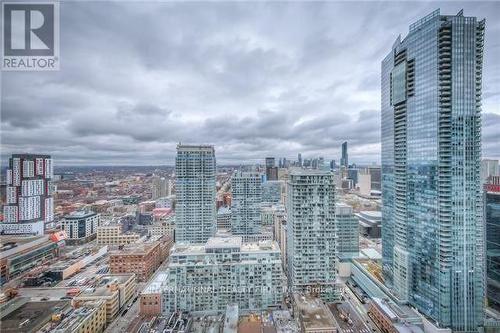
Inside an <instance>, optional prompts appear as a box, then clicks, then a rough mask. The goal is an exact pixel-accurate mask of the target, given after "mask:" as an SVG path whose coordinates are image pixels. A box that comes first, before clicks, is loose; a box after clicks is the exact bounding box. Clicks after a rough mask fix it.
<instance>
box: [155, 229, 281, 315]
mask: <svg viewBox="0 0 500 333" xmlns="http://www.w3.org/2000/svg"><path fill="white" fill-rule="evenodd" d="M164 275H165V277H164V280H163V281H162V283H163V284H164V285H165V288H164V290H163V292H162V294H163V301H162V302H161V303H162V306H163V312H166V313H172V312H174V311H177V310H181V311H190V312H191V311H215V312H223V311H224V310H225V309H226V306H227V304H229V303H237V304H238V305H239V307H240V309H242V310H246V311H259V310H265V309H267V308H268V307H270V306H279V305H280V304H281V302H282V297H283V283H284V275H283V270H282V266H281V253H280V249H279V246H278V244H277V243H276V242H274V241H261V242H258V243H242V239H241V237H236V236H233V237H225V238H219V237H213V238H210V239H209V240H208V242H207V243H206V244H203V245H190V246H182V245H179V244H176V245H174V247H173V248H172V250H171V252H170V261H169V263H168V268H167V272H166V274H164Z"/></svg>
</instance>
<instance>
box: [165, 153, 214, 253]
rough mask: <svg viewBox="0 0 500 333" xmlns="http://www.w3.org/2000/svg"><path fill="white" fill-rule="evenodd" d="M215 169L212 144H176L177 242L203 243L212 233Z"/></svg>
mask: <svg viewBox="0 0 500 333" xmlns="http://www.w3.org/2000/svg"><path fill="white" fill-rule="evenodd" d="M215 172H216V170H215V150H214V147H213V146H189V145H178V146H177V157H176V159H175V174H176V183H175V189H176V193H177V204H176V222H175V240H176V242H185V243H204V242H206V241H207V240H208V238H210V237H212V236H213V235H215V231H216V223H217V216H216V207H215V197H216V191H215Z"/></svg>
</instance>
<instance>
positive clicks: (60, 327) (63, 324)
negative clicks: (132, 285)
mask: <svg viewBox="0 0 500 333" xmlns="http://www.w3.org/2000/svg"><path fill="white" fill-rule="evenodd" d="M54 319H59V318H58V317H57V315H56V317H54ZM48 326H49V327H47V329H48V330H47V332H53V333H69V332H71V333H102V332H104V330H105V328H106V302H105V301H104V300H96V301H80V302H75V303H74V308H73V309H72V310H71V311H70V312H69V313H68V314H66V316H64V317H61V319H60V320H55V321H53V322H52V323H51V324H50V325H48ZM42 332H43V329H42Z"/></svg>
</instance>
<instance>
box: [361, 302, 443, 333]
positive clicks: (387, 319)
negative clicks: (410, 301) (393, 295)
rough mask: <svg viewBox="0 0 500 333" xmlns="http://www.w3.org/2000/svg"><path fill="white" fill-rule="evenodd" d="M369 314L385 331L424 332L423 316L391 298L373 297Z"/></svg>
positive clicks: (394, 332)
mask: <svg viewBox="0 0 500 333" xmlns="http://www.w3.org/2000/svg"><path fill="white" fill-rule="evenodd" d="M368 315H369V316H370V318H371V319H372V320H373V321H374V322H375V323H376V324H377V326H378V327H380V328H381V329H382V331H383V332H387V333H424V326H423V322H422V318H421V317H420V316H419V315H418V314H417V313H416V312H415V311H413V310H412V309H410V308H409V307H407V306H399V305H397V304H396V303H394V302H393V301H391V300H389V299H381V298H377V297H374V298H372V301H371V302H370V306H369V308H368ZM425 332H427V331H425ZM442 333H444V332H442Z"/></svg>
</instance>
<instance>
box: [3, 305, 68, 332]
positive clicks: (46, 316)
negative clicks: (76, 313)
mask: <svg viewBox="0 0 500 333" xmlns="http://www.w3.org/2000/svg"><path fill="white" fill-rule="evenodd" d="M67 306H69V301H44V302H27V303H24V304H23V305H21V306H20V307H18V308H17V309H14V310H11V309H8V308H6V309H5V311H2V319H1V320H0V326H1V327H2V333H10V332H12V333H18V332H33V331H35V332H36V331H37V330H38V329H39V328H41V327H42V326H43V325H45V323H47V322H48V321H49V320H50V319H51V317H52V314H53V313H55V312H58V311H61V310H63V309H64V308H66V307H67ZM9 310H11V311H10V312H9Z"/></svg>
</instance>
